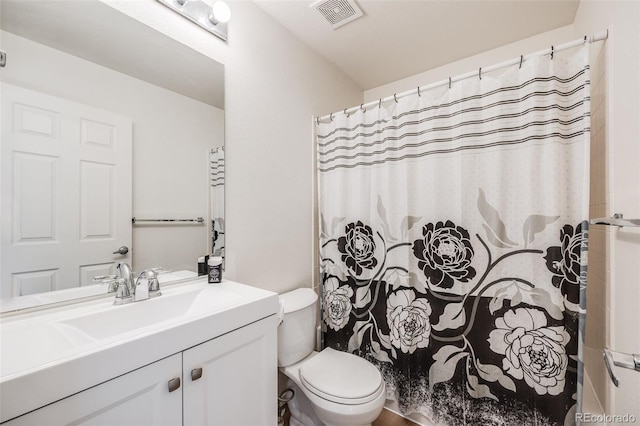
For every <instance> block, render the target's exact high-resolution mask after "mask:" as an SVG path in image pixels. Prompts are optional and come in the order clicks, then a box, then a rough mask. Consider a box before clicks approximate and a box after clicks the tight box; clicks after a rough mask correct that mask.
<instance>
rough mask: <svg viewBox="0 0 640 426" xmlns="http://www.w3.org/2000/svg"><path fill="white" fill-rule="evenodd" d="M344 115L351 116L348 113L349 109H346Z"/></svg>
mask: <svg viewBox="0 0 640 426" xmlns="http://www.w3.org/2000/svg"><path fill="white" fill-rule="evenodd" d="M344 115H346V116H347V117H349V114H347V109H346V108H345V109H344Z"/></svg>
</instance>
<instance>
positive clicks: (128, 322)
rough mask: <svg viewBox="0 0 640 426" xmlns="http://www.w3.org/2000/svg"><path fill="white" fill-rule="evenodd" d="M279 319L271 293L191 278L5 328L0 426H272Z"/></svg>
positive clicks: (8, 322) (23, 318) (7, 322)
mask: <svg viewBox="0 0 640 426" xmlns="http://www.w3.org/2000/svg"><path fill="white" fill-rule="evenodd" d="M277 312H278V296H277V294H275V293H272V292H268V291H265V290H261V289H257V288H254V287H249V286H245V285H242V284H238V283H234V282H231V281H226V280H225V281H224V282H223V283H220V284H216V285H215V286H212V285H208V284H207V282H206V279H198V280H196V281H193V282H187V283H184V284H178V285H176V286H175V287H167V288H165V289H163V295H162V296H161V297H158V298H154V299H150V300H148V301H144V302H136V303H132V304H129V305H122V306H113V305H112V301H111V300H97V301H88V302H86V303H84V304H78V306H74V307H71V308H67V307H62V308H60V309H52V310H51V311H46V310H45V311H37V312H33V313H27V314H24V315H22V314H18V315H14V316H13V317H9V318H5V319H3V321H0V342H1V344H0V360H1V362H0V373H1V374H0V423H1V424H2V425H3V426H4V425H11V426H16V425H29V426H32V425H67V424H76V425H102V426H116V425H117V426H120V425H136V426H138V425H139V426H151V425H182V424H185V425H224V426H232V425H242V426H245V425H251V426H253V425H275V424H276V418H277V325H278V317H277ZM46 336H49V338H45V337H46ZM172 380H173V381H172ZM178 380H179V381H180V385H179V386H175V384H176V383H177V381H178ZM170 381H172V383H171V384H172V385H173V386H171V384H170V383H169V382H170Z"/></svg>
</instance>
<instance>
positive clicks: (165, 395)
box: [3, 315, 277, 426]
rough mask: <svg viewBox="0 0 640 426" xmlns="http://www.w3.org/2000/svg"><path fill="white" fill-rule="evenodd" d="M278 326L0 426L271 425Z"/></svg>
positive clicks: (272, 323)
mask: <svg viewBox="0 0 640 426" xmlns="http://www.w3.org/2000/svg"><path fill="white" fill-rule="evenodd" d="M276 321H277V320H276V317H275V315H273V316H271V317H268V318H265V319H263V320H260V321H257V322H254V323H252V324H249V325H247V326H245V327H242V328H239V329H237V330H234V331H232V332H230V333H227V334H224V335H222V336H220V337H217V338H215V339H212V340H209V341H207V342H204V343H202V344H200V345H197V346H194V347H192V348H190V349H187V350H185V351H183V352H181V353H177V354H175V355H172V356H170V357H168V358H165V359H162V360H160V361H156V362H154V363H152V364H149V365H147V366H145V367H142V368H139V369H137V370H134V371H132V372H130V373H127V374H124V375H122V376H120V377H116V378H114V379H112V380H109V381H107V382H105V383H102V384H100V385H97V386H94V387H92V388H90V389H87V390H85V391H82V392H79V393H77V394H75V395H72V396H69V397H67V398H64V399H62V400H60V401H57V402H54V403H52V404H50V405H47V406H45V407H42V408H39V409H37V410H35V411H32V412H30V413H28V414H25V415H23V416H21V417H18V418H16V419H13V420H11V421H9V422H7V423H3V425H7V426H9V425H10V426H18V425H25V426H27V425H28V426H33V425H68V424H74V425H140V426H152V425H171V426H175V425H181V424H184V425H220V426H232V425H242V426H245V425H256V426H257V425H273V424H275V422H276V412H277V407H276V404H277V402H276V391H277V383H276V380H277V367H276V366H277V358H276V357H277V354H276V351H277V346H276V339H277V336H276V326H277V324H276ZM116 362H117V361H116ZM177 380H179V382H177Z"/></svg>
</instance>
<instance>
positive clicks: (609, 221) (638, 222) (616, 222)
mask: <svg viewBox="0 0 640 426" xmlns="http://www.w3.org/2000/svg"><path fill="white" fill-rule="evenodd" d="M589 223H590V224H591V225H608V226H619V227H623V226H632V227H633V226H640V219H625V218H624V217H623V216H622V213H615V214H614V215H613V216H612V217H603V218H599V219H591V220H590V221H589Z"/></svg>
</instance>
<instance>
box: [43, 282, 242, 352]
mask: <svg viewBox="0 0 640 426" xmlns="http://www.w3.org/2000/svg"><path fill="white" fill-rule="evenodd" d="M238 300H240V295H238V294H237V293H234V292H230V291H227V290H225V289H223V288H215V287H214V286H210V287H205V288H195V289H188V290H186V291H172V292H169V291H165V292H164V293H163V294H162V295H161V296H158V297H154V298H151V299H148V300H143V301H139V302H132V303H129V304H126V305H121V306H113V308H112V309H107V310H103V311H100V312H95V313H91V314H88V315H81V316H78V317H75V318H71V319H67V320H63V321H59V322H57V323H55V324H54V326H56V327H57V329H58V330H60V331H61V332H62V333H65V334H66V335H67V336H71V337H72V336H82V337H84V338H85V339H90V340H103V339H108V338H111V337H114V336H117V335H120V334H126V333H139V332H145V331H149V329H150V328H157V327H160V326H162V325H163V324H164V323H176V322H179V321H181V320H182V321H188V320H190V319H191V318H193V317H197V316H199V315H200V316H201V315H206V314H208V313H210V312H212V311H218V310H220V308H222V307H225V306H228V305H230V304H231V305H233V304H234V301H238ZM76 339H77V337H76ZM79 340H82V339H81V338H80V339H79Z"/></svg>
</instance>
